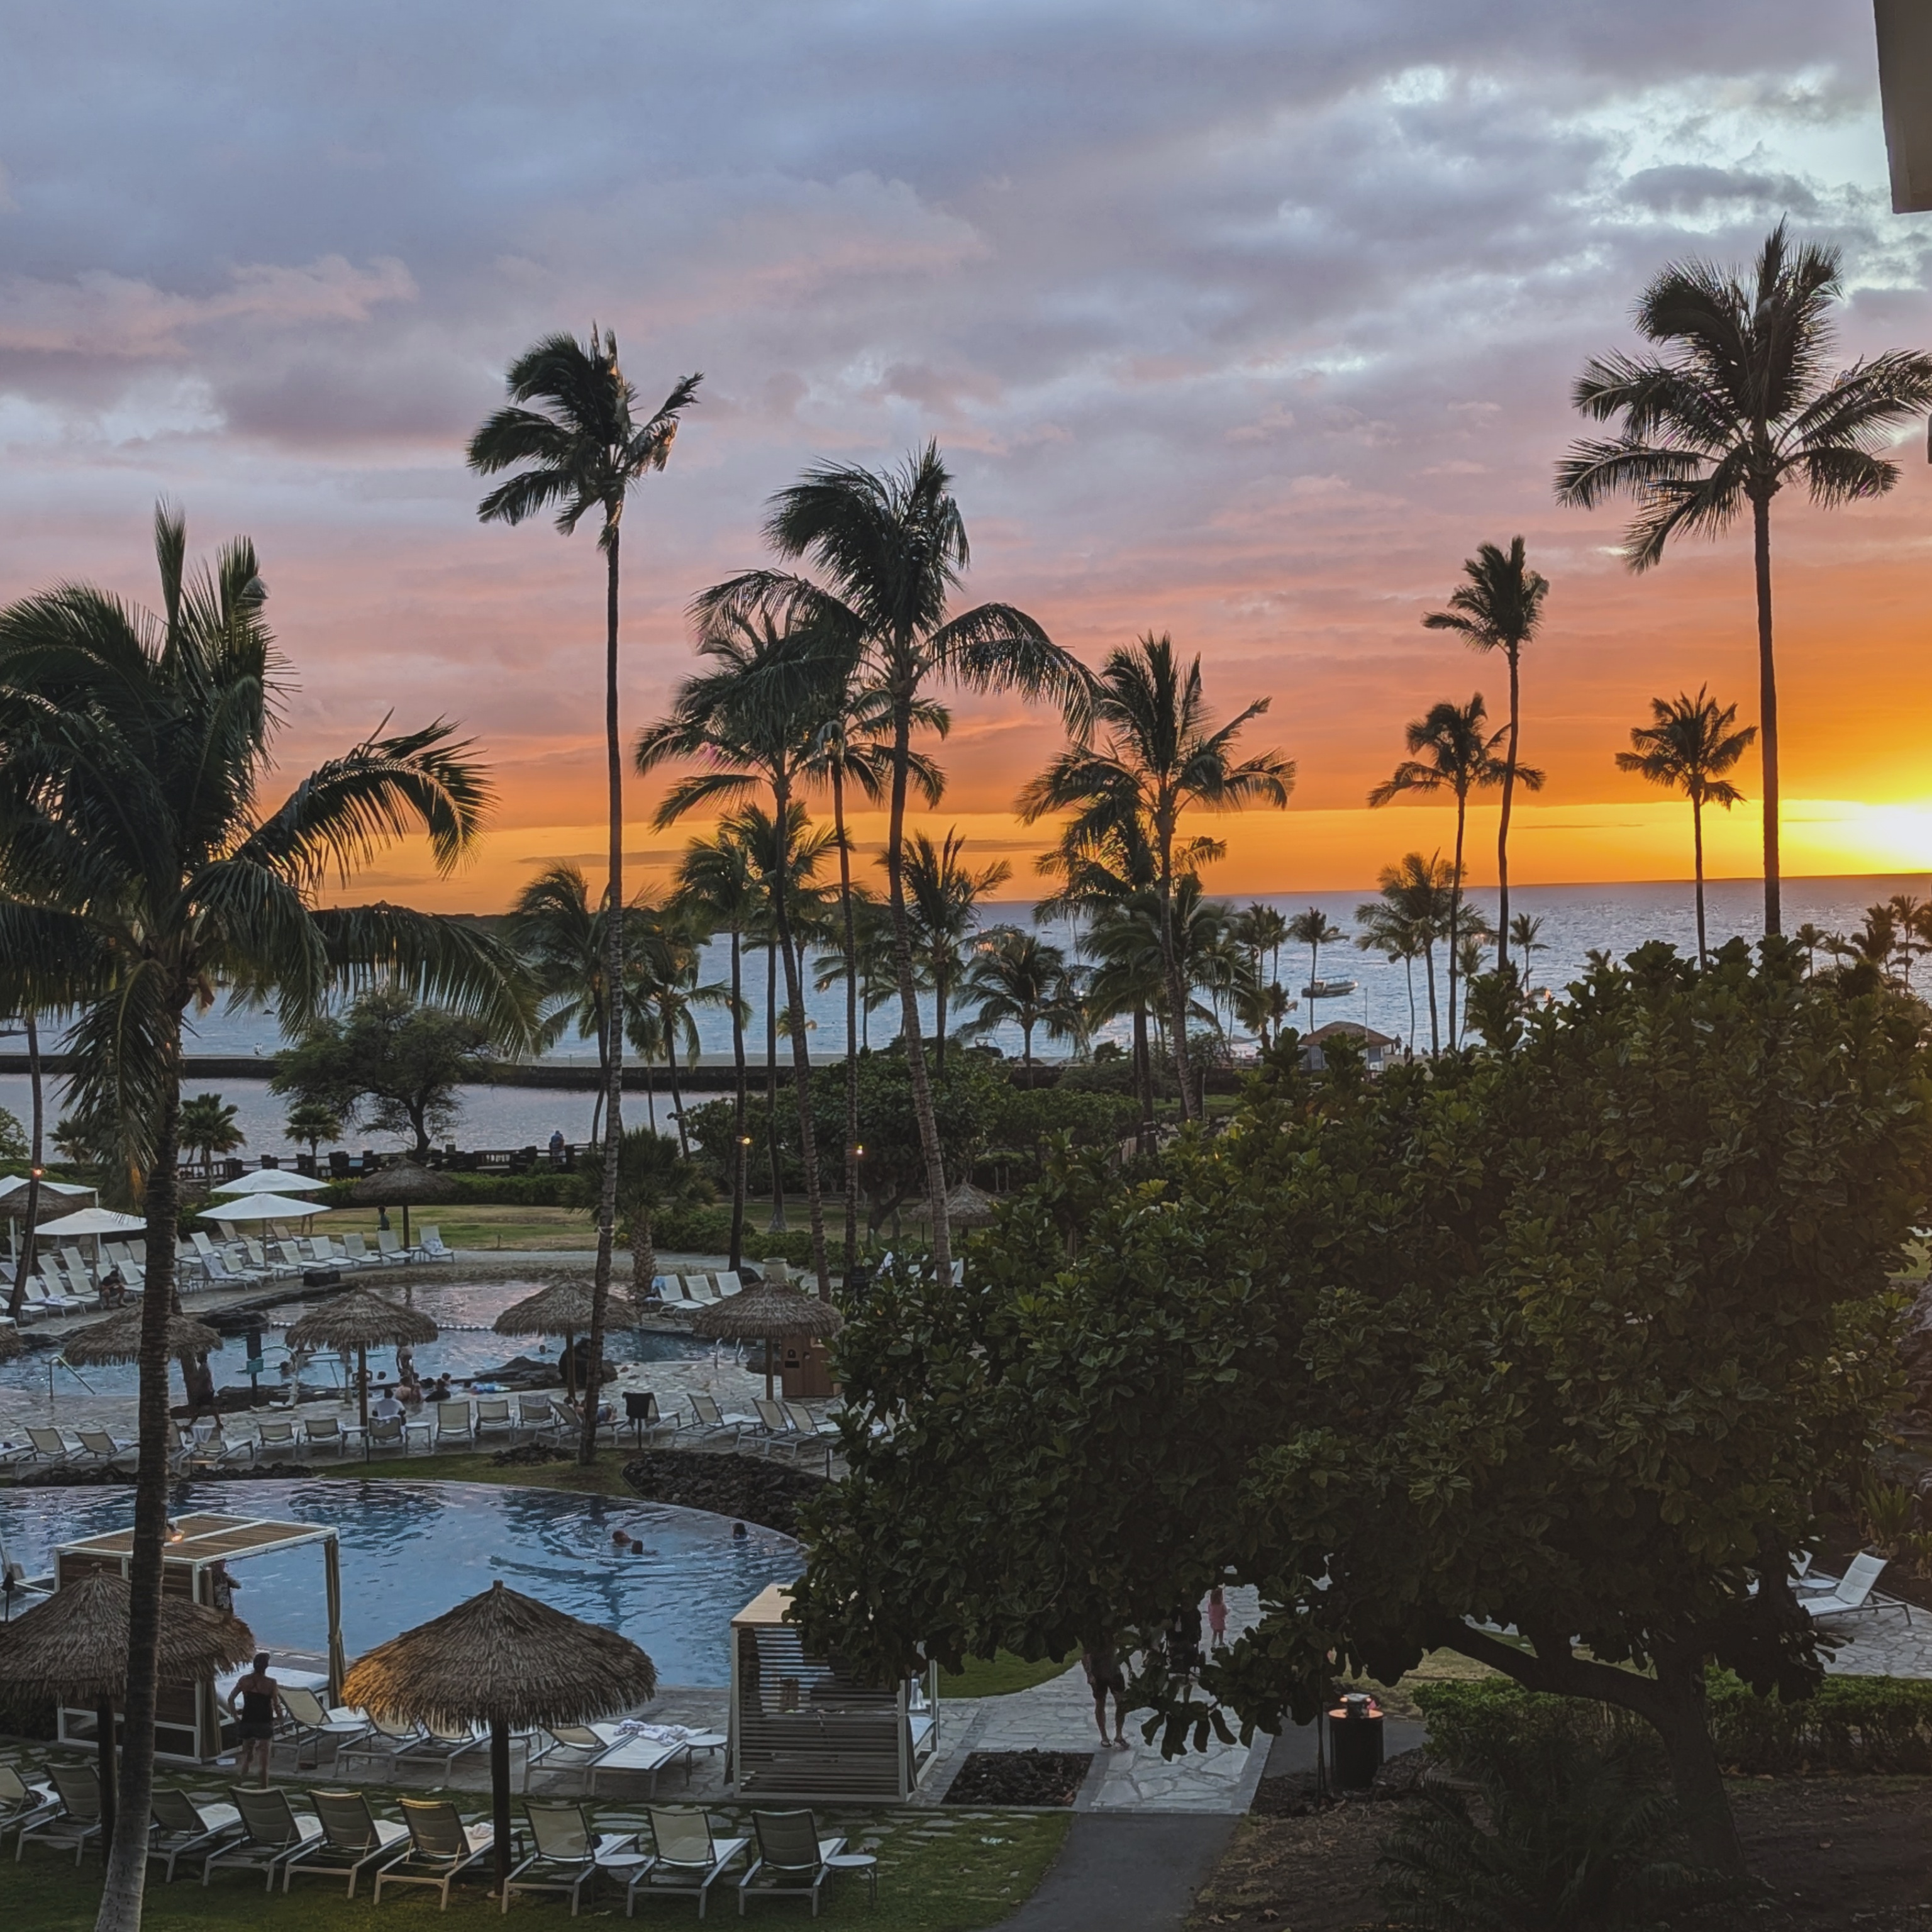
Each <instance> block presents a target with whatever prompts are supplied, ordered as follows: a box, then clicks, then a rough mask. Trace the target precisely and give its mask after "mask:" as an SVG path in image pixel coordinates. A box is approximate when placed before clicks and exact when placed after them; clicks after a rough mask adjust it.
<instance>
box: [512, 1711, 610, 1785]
mask: <svg viewBox="0 0 1932 1932" xmlns="http://www.w3.org/2000/svg"><path fill="white" fill-rule="evenodd" d="M538 1736H541V1737H544V1738H547V1739H549V1740H550V1742H548V1743H547V1744H546V1745H543V1746H542V1747H541V1748H539V1749H538V1750H536V1751H532V1752H530V1753H529V1754H528V1756H527V1757H526V1758H525V1760H524V1763H523V1784H524V1787H525V1788H526V1790H527V1789H528V1787H529V1781H530V1773H531V1772H532V1771H533V1770H535V1769H536V1767H537V1766H539V1765H541V1766H543V1767H544V1769H545V1770H547V1771H578V1772H584V1773H585V1774H586V1777H587V1775H588V1774H589V1772H591V1771H592V1769H594V1768H595V1766H596V1764H597V1762H598V1760H599V1759H600V1758H605V1757H609V1756H610V1754H611V1752H613V1751H615V1750H616V1745H613V1744H612V1743H611V1742H610V1740H609V1739H606V1738H601V1737H599V1736H598V1734H597V1733H595V1731H593V1730H592V1729H591V1728H590V1727H589V1725H588V1724H552V1725H550V1727H548V1728H547V1729H546V1730H543V1731H541V1732H539V1733H538Z"/></svg>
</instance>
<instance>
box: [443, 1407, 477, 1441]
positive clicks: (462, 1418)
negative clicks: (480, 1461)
mask: <svg viewBox="0 0 1932 1932" xmlns="http://www.w3.org/2000/svg"><path fill="white" fill-rule="evenodd" d="M475 1440H476V1418H475V1412H474V1411H473V1410H472V1409H471V1407H470V1406H469V1403H466V1402H440V1403H437V1406H436V1434H435V1436H434V1441H436V1442H469V1443H474V1442H475Z"/></svg>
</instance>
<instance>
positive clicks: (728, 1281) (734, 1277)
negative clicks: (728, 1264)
mask: <svg viewBox="0 0 1932 1932" xmlns="http://www.w3.org/2000/svg"><path fill="white" fill-rule="evenodd" d="M713 1279H714V1280H715V1281H716V1282H717V1283H718V1294H719V1295H742V1293H743V1292H744V1289H745V1284H744V1283H743V1282H742V1281H741V1280H739V1278H738V1271H737V1270H736V1268H727V1269H726V1270H725V1271H724V1273H723V1274H720V1275H717V1276H715V1277H713Z"/></svg>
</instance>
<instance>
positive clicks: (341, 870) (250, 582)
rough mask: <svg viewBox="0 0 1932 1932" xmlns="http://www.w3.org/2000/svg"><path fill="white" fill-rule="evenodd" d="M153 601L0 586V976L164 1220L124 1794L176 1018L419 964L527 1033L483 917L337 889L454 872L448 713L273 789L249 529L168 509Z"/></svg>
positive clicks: (453, 769) (156, 1503) (133, 1746)
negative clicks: (196, 545) (346, 900)
mask: <svg viewBox="0 0 1932 1932" xmlns="http://www.w3.org/2000/svg"><path fill="white" fill-rule="evenodd" d="M154 536H155V547H156V550H157V555H158V559H159V563H160V578H161V591H162V601H161V607H160V610H159V611H158V612H157V613H148V612H147V611H145V610H142V609H140V608H139V607H137V606H136V605H134V604H130V603H129V602H127V601H124V600H123V599H122V598H119V597H117V596H115V595H111V594H110V593H109V592H106V591H104V590H100V589H95V588H94V587H93V586H89V585H85V584H68V585H63V586H60V587H58V588H57V589H53V590H51V591H48V592H44V593H42V594H40V595H35V596H31V597H28V598H23V600H22V601H20V602H18V603H16V604H12V605H10V606H9V607H7V608H6V609H5V610H0V962H4V965H0V978H4V980H5V986H4V989H3V990H4V992H5V996H6V997H7V998H9V999H10V1001H14V1002H20V1001H25V1002H26V1003H28V1004H31V1005H33V1006H34V1007H36V1008H37V1009H39V1010H47V1009H49V1008H52V1007H63V1008H71V1009H73V1010H75V1011H76V1013H77V1019H76V1020H75V1022H74V1025H73V1027H72V1029H71V1031H70V1033H69V1035H68V1051H69V1052H70V1054H71V1055H72V1071H71V1073H70V1076H69V1080H68V1092H69V1094H70V1097H71V1099H72V1100H73V1102H74V1105H75V1106H76V1108H77V1111H78V1112H80V1115H82V1116H83V1118H86V1120H87V1121H89V1122H90V1123H91V1124H92V1131H94V1132H95V1133H98V1134H99V1135H100V1136H103V1137H104V1139H106V1140H107V1143H108V1145H107V1150H106V1151H107V1153H108V1154H109V1155H110V1157H111V1159H112V1161H113V1166H114V1168H115V1171H116V1172H117V1173H118V1174H120V1175H125V1176H127V1177H128V1178H129V1179H130V1181H131V1183H132V1184H133V1185H134V1186H135V1187H137V1188H138V1189H139V1190H140V1198H141V1200H142V1205H143V1208H144V1211H145V1218H146V1223H147V1227H146V1240H147V1292H146V1295H145V1298H144V1301H143V1304H142V1328H141V1355H140V1366H139V1411H138V1415H139V1421H138V1435H139V1461H138V1464H137V1466H136V1477H135V1493H134V1531H133V1544H132V1547H131V1553H130V1568H129V1582H130V1585H131V1586H132V1591H133V1596H132V1601H131V1603H130V1624H129V1654H128V1663H127V1697H126V1702H125V1704H124V1707H123V1714H124V1721H125V1725H126V1730H125V1743H124V1760H123V1766H122V1770H121V1796H122V1803H123V1805H124V1814H123V1815H124V1816H125V1817H130V1818H144V1817H146V1815H147V1813H148V1800H149V1796H150V1793H151V1789H152V1782H153V1770H154V1712H155V1697H156V1691H157V1681H156V1680H157V1644H158V1641H159V1637H160V1596H161V1568H162V1544H163V1536H164V1534H165V1532H166V1519H167V1508H168V1481H169V1447H170V1445H169V1436H168V1382H167V1376H168V1324H169V1319H170V1318H171V1317H172V1315H173V1313H174V1312H175V1307H176V1305H177V1304H176V1292H175V1244H176V1240H177V1234H176V1229H177V1226H178V1219H177V1217H178V1212H179V1207H180V1203H179V1200H178V1160H179V1154H180V1147H181V1069H182V1058H181V1055H182V1034H183V1029H184V1025H186V1022H187V1016H189V1014H190V1013H193V1012H199V1011H201V1010H205V1008H206V1007H208V1006H209V1005H210V1004H211V1003H212V1001H214V998H215V997H216V995H217V992H219V991H220V989H222V988H223V987H224V986H225V987H227V988H229V989H232V991H233V992H235V993H237V994H239V995H241V996H242V997H243V998H248V999H251V1000H256V1001H272V1002H273V1003H274V1004H275V1006H276V1007H277V1009H278V1013H279V1016H280V1018H281V1022H282V1024H283V1026H284V1030H285V1031H297V1030H299V1028H300V1027H301V1026H302V1025H303V1024H304V1023H305V1022H308V1021H309V1020H311V1019H313V1018H314V1017H315V1016H317V1014H318V1013H320V1010H322V1008H323V1004H324V1003H325V1001H326V1000H327V999H328V998H329V995H331V993H332V992H335V991H338V990H341V989H350V990H353V989H356V988H357V987H359V986H370V985H372V984H376V983H402V984H404V985H406V986H409V987H410V988H411V989H413V991H414V992H416V994H417V995H419V997H422V998H431V999H434V1000H436V1001H439V1002H440V1003H441V1004H445V1005H449V1006H454V1007H458V1008H460V1009H463V1010H466V1011H468V1012H470V1013H473V1014H475V1015H477V1016H479V1017H481V1018H483V1019H485V1020H486V1021H487V1022H488V1023H489V1024H490V1025H491V1026H492V1028H493V1029H494V1030H495V1031H496V1033H497V1034H498V1035H499V1037H502V1038H503V1039H505V1040H508V1041H510V1042H512V1043H517V1044H521V1043H523V1041H524V1040H527V1038H528V1037H529V1016H528V1013H527V1010H526V1006H525V1004H524V1002H523V998H522V996H521V992H520V976H519V974H518V973H517V969H516V966H515V962H514V959H512V958H511V956H510V955H509V954H508V953H507V952H506V951H505V950H504V949H502V947H499V945H498V944H496V941H494V940H493V939H492V938H490V937H489V936H488V935H487V934H485V933H484V932H481V930H480V929H478V928H476V927H475V926H468V925H464V924H461V923H459V922H453V921H446V920H443V919H437V918H434V917H432V916H430V915H428V914H426V913H416V912H412V911H410V910H407V909H405V908H403V907H395V906H386V905H377V906H355V907H323V906H321V905H320V904H318V903H317V901H318V900H319V899H320V898H321V897H322V895H323V893H324V892H326V891H328V890H329V889H331V888H332V886H335V885H337V884H338V883H340V882H341V881H342V880H345V879H347V877H351V876H353V873H354V871H355V869H356V867H357V865H359V864H360V863H362V862H363V861H365V860H366V859H368V858H370V857H371V856H374V854H375V853H377V852H378V851H380V850H381V849H382V848H383V847H385V846H386V845H388V844H390V843H391V842H392V841H395V839H398V838H401V837H403V836H404V835H407V833H409V832H412V831H414V830H416V829H422V831H424V832H426V833H427V834H428V838H429V841H430V845H431V850H432V852H433V853H434V856H435V859H436V862H437V866H438V868H439V869H440V870H441V871H445V872H448V871H450V870H452V868H454V867H455V865H457V863H458V862H459V861H460V859H462V858H463V856H464V855H465V854H466V853H468V852H469V851H470V850H472V847H473V846H474V844H475V840H476V838H477V834H478V827H479V825H480V823H481V819H482V817H483V814H484V810H485V808H486V806H487V802H488V800H489V796H490V788H489V786H488V784H487V781H486V779H485V777H484V773H483V772H482V771H481V769H480V768H479V766H478V765H477V764H476V763H475V761H474V760H473V759H472V757H471V756H470V755H469V748H468V746H467V745H465V744H463V743H462V742H458V741H457V740H456V739H455V737H454V736H453V733H452V727H450V726H449V725H448V724H443V723H437V724H431V725H430V726H428V727H426V728H425V729H422V730H416V731H410V732H404V733H395V734H393V735H389V736H371V737H370V738H368V739H365V740H364V741H363V742H362V743H360V744H359V745H354V746H353V747H352V748H350V749H349V750H348V751H345V752H344V753H343V754H341V755H340V756H339V757H335V758H333V759H331V760H329V761H328V762H327V763H325V764H323V765H322V766H320V767H319V768H318V769H317V770H315V771H314V772H312V773H311V774H310V775H309V776H308V778H305V779H304V780H303V781H302V783H301V784H299V785H297V786H296V787H295V789H294V790H293V791H292V792H291V793H290V794H289V795H288V796H287V799H285V800H284V802H282V803H281V804H280V805H272V806H271V805H266V804H265V802H264V801H263V796H262V793H263V787H264V785H265V784H266V781H267V778H268V774H269V769H270V765H271V752H272V745H273V742H274V740H275V736H276V733H277V731H278V727H279V725H280V724H281V708H282V700H283V698H284V693H285V690H286V685H285V683H284V679H285V676H286V673H285V668H284V662H283V660H282V659H281V657H280V655H279V654H278V652H277V651H276V649H275V645H274V641H273V639H272V636H271V634H270V631H269V625H268V622H267V619H266V614H265V608H264V606H265V603H266V595H267V592H266V590H265V589H264V588H263V584H262V582H261V579H260V575H259V574H258V573H257V568H256V562H255V553H254V547H253V546H252V545H251V544H249V543H248V542H247V541H242V540H238V541H236V542H233V543H231V544H229V545H228V546H227V547H226V548H225V549H224V550H223V551H222V552H221V553H220V557H219V559H218V560H217V562H216V564H215V565H214V567H213V568H211V569H202V570H200V571H190V570H189V569H188V568H187V541H186V535H185V532H184V528H183V526H182V524H181V520H180V519H179V518H178V517H175V516H174V515H172V514H169V512H167V511H166V510H165V509H164V510H163V511H160V512H158V513H157V516H156V519H155V529H154ZM146 1855H147V1841H146V1838H145V1835H143V1834H142V1833H139V1832H122V1833H121V1834H120V1835H118V1836H117V1838H115V1843H114V1844H113V1848H112V1849H111V1851H110V1853H109V1857H108V1864H107V1882H106V1888H105V1890H104V1893H103V1895H102V1900H101V1911H100V1918H99V1920H98V1924H99V1925H100V1926H101V1927H103V1928H112V1932H134V1928H136V1927H138V1925H139V1922H140V1916H141V1897H142V1886H143V1882H144V1877H145V1868H146Z"/></svg>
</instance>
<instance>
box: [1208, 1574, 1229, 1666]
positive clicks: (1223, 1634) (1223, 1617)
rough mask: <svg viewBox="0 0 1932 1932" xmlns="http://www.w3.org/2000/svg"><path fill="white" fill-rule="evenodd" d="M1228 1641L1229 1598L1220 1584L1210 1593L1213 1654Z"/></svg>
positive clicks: (1209, 1637)
mask: <svg viewBox="0 0 1932 1932" xmlns="http://www.w3.org/2000/svg"><path fill="white" fill-rule="evenodd" d="M1227 1641H1228V1597H1227V1592H1226V1591H1224V1590H1223V1589H1222V1588H1221V1586H1220V1584H1218V1583H1217V1584H1216V1585H1215V1586H1214V1588H1213V1589H1211V1590H1210V1591H1209V1592H1208V1652H1209V1653H1210V1654H1212V1653H1213V1652H1215V1651H1217V1650H1219V1649H1220V1648H1221V1646H1223V1644H1224V1643H1226V1642H1227Z"/></svg>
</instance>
